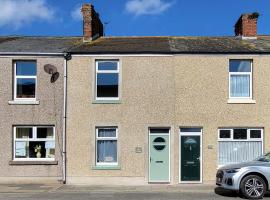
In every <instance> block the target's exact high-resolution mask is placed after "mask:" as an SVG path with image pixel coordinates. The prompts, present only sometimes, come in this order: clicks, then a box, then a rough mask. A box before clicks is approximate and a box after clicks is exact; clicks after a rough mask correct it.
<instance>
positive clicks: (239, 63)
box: [230, 60, 251, 72]
mask: <svg viewBox="0 0 270 200" xmlns="http://www.w3.org/2000/svg"><path fill="white" fill-rule="evenodd" d="M230 72H251V61H250V60H230Z"/></svg>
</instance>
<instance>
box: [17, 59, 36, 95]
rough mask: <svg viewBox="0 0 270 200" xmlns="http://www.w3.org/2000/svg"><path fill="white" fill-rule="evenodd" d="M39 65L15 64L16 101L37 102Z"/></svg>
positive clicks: (27, 62) (22, 62)
mask: <svg viewBox="0 0 270 200" xmlns="http://www.w3.org/2000/svg"><path fill="white" fill-rule="evenodd" d="M36 82H37V64H36V62H35V61H16V62H15V63H14V100H35V98H36Z"/></svg>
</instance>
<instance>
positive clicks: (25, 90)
mask: <svg viewBox="0 0 270 200" xmlns="http://www.w3.org/2000/svg"><path fill="white" fill-rule="evenodd" d="M35 86H36V79H33V78H24V79H22V78H18V79H17V98H35Z"/></svg>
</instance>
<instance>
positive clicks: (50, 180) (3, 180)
mask: <svg viewBox="0 0 270 200" xmlns="http://www.w3.org/2000/svg"><path fill="white" fill-rule="evenodd" d="M61 183H62V177H0V184H61Z"/></svg>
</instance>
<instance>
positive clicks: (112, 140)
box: [96, 127, 118, 165]
mask: <svg viewBox="0 0 270 200" xmlns="http://www.w3.org/2000/svg"><path fill="white" fill-rule="evenodd" d="M117 138H118V129H117V128H116V127H99V128H97V129H96V165H117V164H118V158H117Z"/></svg>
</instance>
